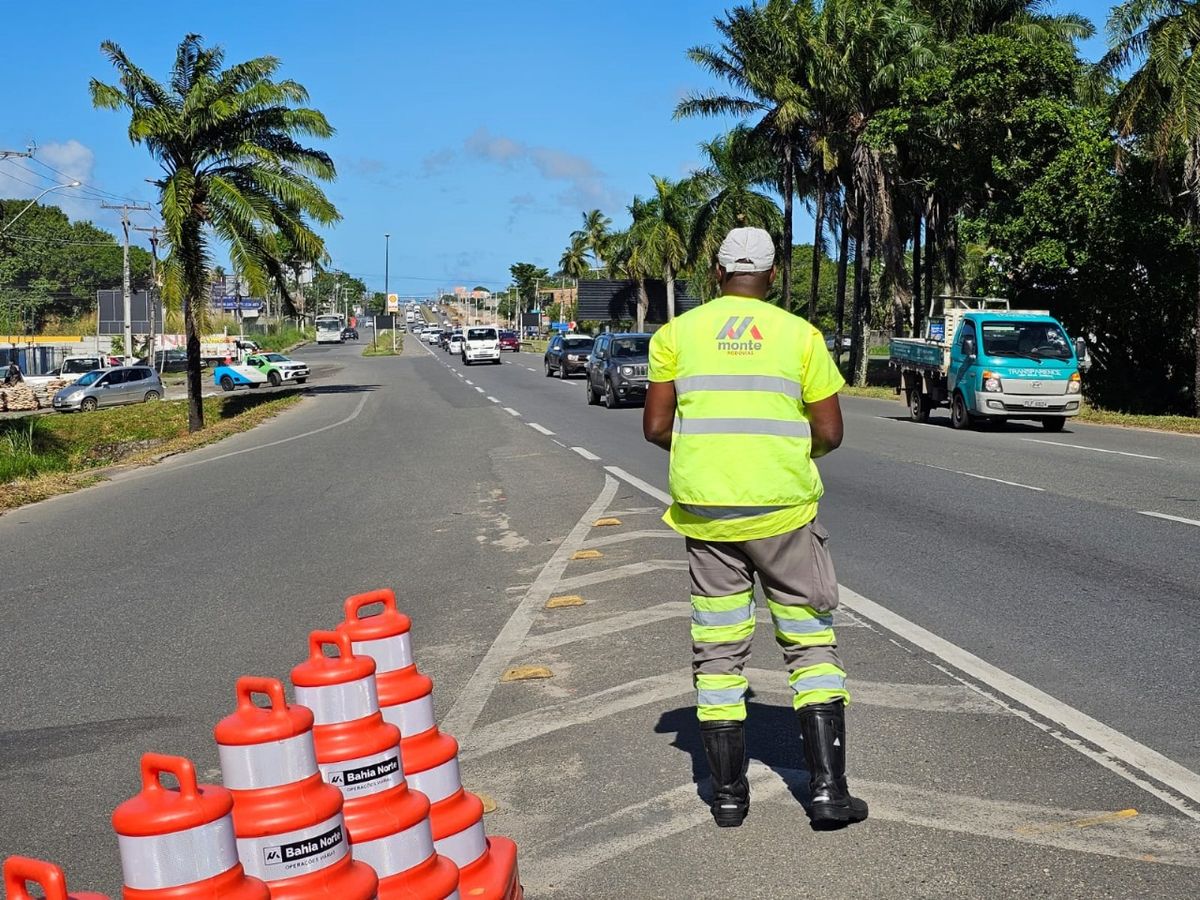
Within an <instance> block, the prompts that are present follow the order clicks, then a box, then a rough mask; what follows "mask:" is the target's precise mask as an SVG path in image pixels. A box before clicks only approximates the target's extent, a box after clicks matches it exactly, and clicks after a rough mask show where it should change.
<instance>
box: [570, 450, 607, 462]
mask: <svg viewBox="0 0 1200 900" xmlns="http://www.w3.org/2000/svg"><path fill="white" fill-rule="evenodd" d="M571 449H572V450H574V451H575V452H576V453H578V454H579V455H580V456H582V457H583V458H584V459H587V460H591V461H592V462H596V460H598V459H599V458H600V457H598V456H597V455H596V454H595V453H593V452H592V451H591V450H585V449H583V448H582V447H572V448H571Z"/></svg>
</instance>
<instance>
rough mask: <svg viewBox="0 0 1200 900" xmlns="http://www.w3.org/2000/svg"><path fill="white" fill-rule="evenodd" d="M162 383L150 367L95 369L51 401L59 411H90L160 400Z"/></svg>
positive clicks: (162, 392)
mask: <svg viewBox="0 0 1200 900" xmlns="http://www.w3.org/2000/svg"><path fill="white" fill-rule="evenodd" d="M164 392H165V391H164V388H163V383H162V380H161V379H160V378H159V377H158V373H157V372H155V371H154V370H153V369H152V368H150V367H149V366H117V367H115V368H112V369H96V370H94V371H92V372H88V373H87V374H86V375H83V376H81V377H80V378H79V380H78V381H76V382H75V383H74V384H69V385H67V386H66V387H65V388H63V389H62V390H61V391H59V392H58V393H57V394H55V395H54V400H53V401H52V403H53V406H54V408H55V409H56V410H58V411H59V412H71V411H73V410H79V411H80V412H91V411H92V410H93V409H96V408H98V407H101V406H120V405H121V404H123V403H143V402H147V401H150V400H161V399H162V397H163V394H164Z"/></svg>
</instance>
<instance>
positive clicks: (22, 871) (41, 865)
mask: <svg viewBox="0 0 1200 900" xmlns="http://www.w3.org/2000/svg"><path fill="white" fill-rule="evenodd" d="M30 882H33V883H34V884H36V885H37V886H38V888H40V889H41V893H40V894H37V895H34V894H31V893H29V883H30ZM4 896H5V897H6V898H7V900H37V898H38V897H43V898H45V900H108V897H106V896H105V895H104V894H93V893H90V892H84V893H82V894H68V893H67V877H66V876H65V875H64V874H63V870H62V869H60V868H59V867H58V866H56V865H54V863H48V862H42V861H41V860H40V859H30V858H29V857H28V856H10V857H9V858H8V859H6V860H5V861H4Z"/></svg>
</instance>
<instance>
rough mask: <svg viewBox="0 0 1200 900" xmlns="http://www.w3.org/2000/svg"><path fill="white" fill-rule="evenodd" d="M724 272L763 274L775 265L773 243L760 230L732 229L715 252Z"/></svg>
mask: <svg viewBox="0 0 1200 900" xmlns="http://www.w3.org/2000/svg"><path fill="white" fill-rule="evenodd" d="M717 262H719V263H720V264H721V265H722V266H723V267H724V269H725V271H726V272H765V271H767V270H768V269H770V268H771V267H772V266H773V265H775V242H774V241H772V240H771V235H770V234H768V233H767V232H766V231H765V230H764V229H762V228H734V229H733V230H732V231H730V232H729V234H727V235H726V236H725V240H724V241H723V242H722V243H721V249H720V250H718V251H717Z"/></svg>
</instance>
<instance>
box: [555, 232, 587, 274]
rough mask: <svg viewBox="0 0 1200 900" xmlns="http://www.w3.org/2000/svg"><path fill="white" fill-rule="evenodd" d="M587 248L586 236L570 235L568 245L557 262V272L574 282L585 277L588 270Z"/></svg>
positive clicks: (577, 233)
mask: <svg viewBox="0 0 1200 900" xmlns="http://www.w3.org/2000/svg"><path fill="white" fill-rule="evenodd" d="M588 246H589V244H588V238H587V235H584V234H581V233H580V232H578V231H576V232H574V233H573V234H572V235H571V243H570V245H569V246H568V247H567V249H566V250H564V251H563V254H562V257H561V258H560V259H559V260H558V268H559V271H560V272H562V273H563V274H564V275H566V276H567V277H568V278H574V279H575V280H576V281H578V280H579V279H580V278H583V277H584V276H585V275H587V273H588V270H589V268H590V266H588Z"/></svg>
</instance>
